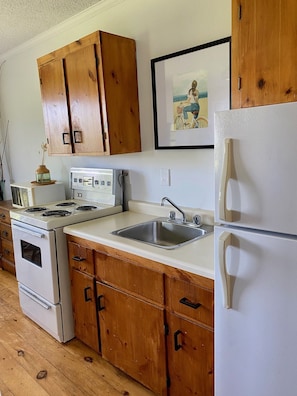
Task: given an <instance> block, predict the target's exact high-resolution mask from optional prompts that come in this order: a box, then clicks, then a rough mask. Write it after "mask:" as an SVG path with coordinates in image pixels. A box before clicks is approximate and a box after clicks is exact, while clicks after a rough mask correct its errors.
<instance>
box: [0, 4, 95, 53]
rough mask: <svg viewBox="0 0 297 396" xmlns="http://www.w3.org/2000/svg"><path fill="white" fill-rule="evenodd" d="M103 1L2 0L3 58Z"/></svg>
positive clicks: (0, 46)
mask: <svg viewBox="0 0 297 396" xmlns="http://www.w3.org/2000/svg"><path fill="white" fill-rule="evenodd" d="M100 1H102V0H0V55H2V54H4V53H5V52H7V51H10V50H12V49H13V48H15V47H17V46H19V45H21V44H23V43H24V42H26V41H28V40H30V39H32V38H33V37H35V36H37V35H38V34H40V33H43V32H45V31H46V30H48V29H50V28H52V27H54V26H55V25H58V24H59V23H61V22H63V21H65V20H66V19H68V18H70V17H72V16H74V15H76V14H78V13H80V12H82V11H84V10H85V9H87V8H89V7H91V6H92V5H94V4H96V3H99V2H100Z"/></svg>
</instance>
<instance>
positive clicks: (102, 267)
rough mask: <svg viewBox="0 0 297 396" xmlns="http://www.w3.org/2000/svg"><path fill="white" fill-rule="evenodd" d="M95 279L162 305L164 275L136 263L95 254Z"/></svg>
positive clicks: (98, 253)
mask: <svg viewBox="0 0 297 396" xmlns="http://www.w3.org/2000/svg"><path fill="white" fill-rule="evenodd" d="M95 274H96V279H97V280H100V281H102V282H103V283H107V284H109V285H112V286H115V287H118V288H120V289H122V290H123V291H125V292H128V293H129V292H130V293H132V294H134V295H137V296H138V297H140V298H142V299H148V300H149V301H153V302H155V303H157V304H162V305H164V275H163V273H161V272H157V271H154V270H151V269H150V268H145V267H142V266H140V265H138V264H137V263H135V264H133V263H131V262H130V261H124V260H121V259H118V258H116V257H113V256H109V255H106V254H102V253H100V252H95Z"/></svg>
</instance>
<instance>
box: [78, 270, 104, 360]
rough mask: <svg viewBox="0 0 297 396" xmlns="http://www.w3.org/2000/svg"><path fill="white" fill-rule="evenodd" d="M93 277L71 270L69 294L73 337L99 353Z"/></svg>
mask: <svg viewBox="0 0 297 396" xmlns="http://www.w3.org/2000/svg"><path fill="white" fill-rule="evenodd" d="M94 286H95V279H94V277H92V276H90V275H87V274H84V273H82V272H80V271H77V270H76V269H72V270H71V293H72V305H73V316H74V329H75V335H76V337H77V338H79V339H80V340H81V341H82V342H83V343H85V344H86V345H88V346H89V347H91V348H92V349H94V350H95V351H97V352H99V334H98V323H97V314H96V295H95V287H94Z"/></svg>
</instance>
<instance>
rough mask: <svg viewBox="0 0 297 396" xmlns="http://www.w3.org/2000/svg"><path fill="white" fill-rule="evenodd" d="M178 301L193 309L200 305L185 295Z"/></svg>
mask: <svg viewBox="0 0 297 396" xmlns="http://www.w3.org/2000/svg"><path fill="white" fill-rule="evenodd" d="M179 302H180V303H181V304H184V305H186V306H187V307H190V308H193V309H197V308H199V307H200V306H201V304H200V303H194V302H192V301H190V300H189V299H188V298H187V297H183V298H181V299H180V300H179Z"/></svg>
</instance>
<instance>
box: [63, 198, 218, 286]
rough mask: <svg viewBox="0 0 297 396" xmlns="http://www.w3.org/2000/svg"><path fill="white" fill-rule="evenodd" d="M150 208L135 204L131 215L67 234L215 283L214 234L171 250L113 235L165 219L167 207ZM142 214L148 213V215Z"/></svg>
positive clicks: (205, 217) (68, 228) (78, 227)
mask: <svg viewBox="0 0 297 396" xmlns="http://www.w3.org/2000/svg"><path fill="white" fill-rule="evenodd" d="M149 205H150V204H149ZM150 208H151V210H148V207H147V206H146V204H144V203H138V201H133V203H129V211H127V212H122V213H118V214H115V215H111V216H107V217H101V218H99V219H95V220H90V221H86V222H83V223H78V224H73V225H69V226H66V227H64V232H65V233H66V234H69V235H72V236H77V237H80V238H83V239H87V240H89V241H93V242H97V243H100V244H103V245H107V246H110V247H113V248H116V249H120V250H122V251H125V252H128V253H131V254H135V255H137V256H141V257H145V258H147V259H150V260H154V261H157V262H160V263H162V264H166V265H170V266H172V267H175V268H179V269H183V270H185V271H189V272H192V273H194V274H197V275H201V276H204V277H207V278H210V279H214V257H213V250H214V249H213V233H212V234H210V235H208V236H206V237H203V238H201V239H199V240H197V241H195V242H191V243H189V244H186V245H184V246H182V247H179V248H177V249H171V250H168V249H162V248H158V247H154V246H151V245H148V244H145V243H142V242H138V241H134V240H131V239H127V238H123V237H120V236H117V235H112V234H111V232H112V231H115V230H117V229H120V228H124V227H127V226H130V225H134V224H137V223H142V222H144V221H149V220H151V219H154V218H156V217H160V216H164V210H165V208H164V207H163V208H160V207H157V206H154V204H152V205H150ZM155 209H156V210H155ZM168 209H170V210H171V209H172V207H170V208H169V207H168V206H166V214H168V213H169V212H168ZM183 209H184V208H183ZM142 211H145V213H143V212H142ZM147 213H149V214H147ZM186 213H187V212H186ZM193 213H199V211H194V212H193ZM209 213H211V212H209ZM209 213H208V212H202V213H199V214H202V220H204V221H205V222H208V223H209V219H211V214H209ZM165 217H166V215H165Z"/></svg>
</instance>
